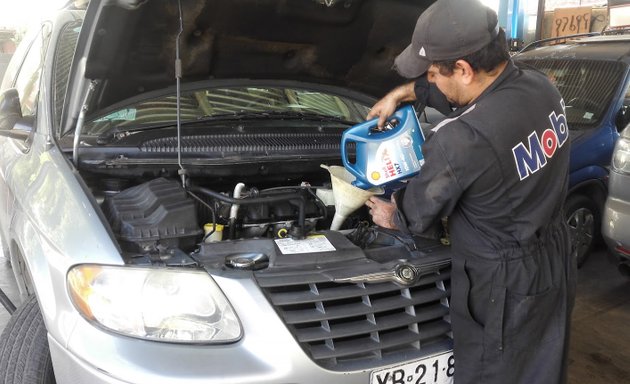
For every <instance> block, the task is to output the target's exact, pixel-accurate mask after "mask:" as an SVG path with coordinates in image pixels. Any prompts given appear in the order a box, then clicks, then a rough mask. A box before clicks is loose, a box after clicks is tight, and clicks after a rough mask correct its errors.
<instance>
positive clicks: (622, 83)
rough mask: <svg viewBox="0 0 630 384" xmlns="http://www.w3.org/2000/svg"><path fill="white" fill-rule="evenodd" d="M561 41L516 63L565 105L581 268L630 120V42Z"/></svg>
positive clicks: (572, 219) (532, 49)
mask: <svg viewBox="0 0 630 384" xmlns="http://www.w3.org/2000/svg"><path fill="white" fill-rule="evenodd" d="M561 39H562V40H564V39H567V38H561ZM558 41H559V39H547V40H542V41H540V42H535V43H533V44H531V45H529V46H527V47H525V48H524V49H523V50H522V51H521V52H520V53H518V54H517V55H516V56H514V59H515V60H516V61H518V62H522V63H526V64H528V65H531V66H534V67H536V68H537V69H539V70H541V71H542V72H544V73H546V74H547V76H548V77H549V78H550V80H551V81H552V82H553V83H554V84H555V85H556V87H557V88H558V90H559V91H560V94H561V95H562V97H563V99H564V103H565V106H566V117H567V122H568V125H569V130H570V135H569V137H570V139H571V163H570V168H571V170H570V172H571V173H570V179H569V194H568V197H567V200H566V203H565V212H566V218H567V222H568V224H569V227H570V229H571V235H572V241H573V244H574V247H575V250H576V257H577V261H578V265H579V266H581V265H582V264H583V263H584V261H585V260H586V258H587V257H588V255H589V252H590V251H591V249H592V247H593V244H594V243H595V242H596V240H597V239H598V238H599V235H600V228H601V217H602V212H603V208H604V202H605V200H606V195H607V193H608V188H607V183H608V175H609V166H610V159H611V157H612V151H613V148H614V145H615V142H616V141H617V138H618V137H619V132H620V131H622V130H623V128H625V126H626V124H627V123H628V121H629V118H630V113H628V112H629V111H628V106H629V105H630V98H629V97H628V96H627V92H628V82H629V81H630V77H629V76H628V74H629V66H630V36H627V35H601V36H599V35H597V34H592V36H573V37H569V38H568V39H567V41H566V42H562V43H558ZM547 43H554V45H546V44H547Z"/></svg>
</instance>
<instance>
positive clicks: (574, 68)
mask: <svg viewBox="0 0 630 384" xmlns="http://www.w3.org/2000/svg"><path fill="white" fill-rule="evenodd" d="M521 61H523V62H525V63H527V64H529V65H532V66H534V67H536V68H537V69H539V70H540V71H542V72H544V73H545V74H546V75H547V77H549V79H550V80H551V82H552V83H554V84H555V86H556V87H557V88H558V90H559V91H560V94H561V95H562V98H563V99H564V102H565V105H566V113H567V121H568V123H569V128H571V129H573V130H580V129H589V128H593V127H595V126H597V124H599V122H600V120H601V119H602V117H603V116H604V114H605V113H606V112H607V111H608V108H609V107H610V104H611V101H612V100H613V96H614V94H615V92H616V91H617V89H618V87H619V84H620V83H621V81H622V76H623V65H622V64H621V63H619V62H616V61H597V60H572V59H541V60H530V59H527V60H521Z"/></svg>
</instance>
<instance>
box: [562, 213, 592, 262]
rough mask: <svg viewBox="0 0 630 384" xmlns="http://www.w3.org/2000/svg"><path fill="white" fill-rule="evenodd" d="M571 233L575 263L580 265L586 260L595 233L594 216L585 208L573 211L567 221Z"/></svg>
mask: <svg viewBox="0 0 630 384" xmlns="http://www.w3.org/2000/svg"><path fill="white" fill-rule="evenodd" d="M567 224H568V225H569V229H570V231H571V242H572V243H573V249H574V250H575V252H576V257H577V262H578V264H581V263H582V262H584V260H585V259H586V256H587V255H588V252H589V250H590V248H591V244H593V236H594V233H595V216H594V215H593V212H591V211H590V210H588V209H586V208H580V209H577V210H575V212H573V214H572V215H571V216H569V218H568V219H567Z"/></svg>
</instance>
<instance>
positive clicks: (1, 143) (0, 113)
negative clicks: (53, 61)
mask: <svg viewBox="0 0 630 384" xmlns="http://www.w3.org/2000/svg"><path fill="white" fill-rule="evenodd" d="M50 33H51V25H50V23H44V24H42V25H41V28H39V29H38V30H36V31H35V32H34V33H33V34H30V35H27V36H26V37H25V39H24V42H23V44H21V45H20V49H18V50H17V51H16V53H15V55H14V57H13V58H12V59H11V62H10V64H9V67H8V68H7V71H6V73H5V77H4V80H3V82H2V92H1V94H0V202H2V204H1V206H0V234H2V244H3V248H6V247H8V242H9V239H10V236H9V235H8V230H9V227H10V223H11V218H12V212H13V207H14V201H15V200H14V194H13V192H12V189H11V185H10V184H11V183H10V180H11V178H12V177H14V176H13V174H12V173H13V170H14V165H15V164H16V162H19V161H20V158H21V157H23V156H25V155H26V154H27V153H28V152H29V148H30V144H31V141H32V140H31V139H32V135H33V134H34V130H35V117H36V112H37V101H38V95H39V86H40V82H41V78H42V71H43V67H44V60H45V56H46V50H47V48H48V44H49V40H50Z"/></svg>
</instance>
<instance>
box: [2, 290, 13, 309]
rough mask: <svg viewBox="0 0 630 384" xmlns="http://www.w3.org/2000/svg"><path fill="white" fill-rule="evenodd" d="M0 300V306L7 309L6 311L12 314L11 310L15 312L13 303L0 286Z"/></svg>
mask: <svg viewBox="0 0 630 384" xmlns="http://www.w3.org/2000/svg"><path fill="white" fill-rule="evenodd" d="M0 302H2V306H3V307H4V308H5V309H6V310H7V312H9V313H10V314H13V312H15V309H16V308H15V305H13V302H12V301H11V299H9V297H8V296H7V295H6V294H5V293H4V291H3V290H2V288H0Z"/></svg>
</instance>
